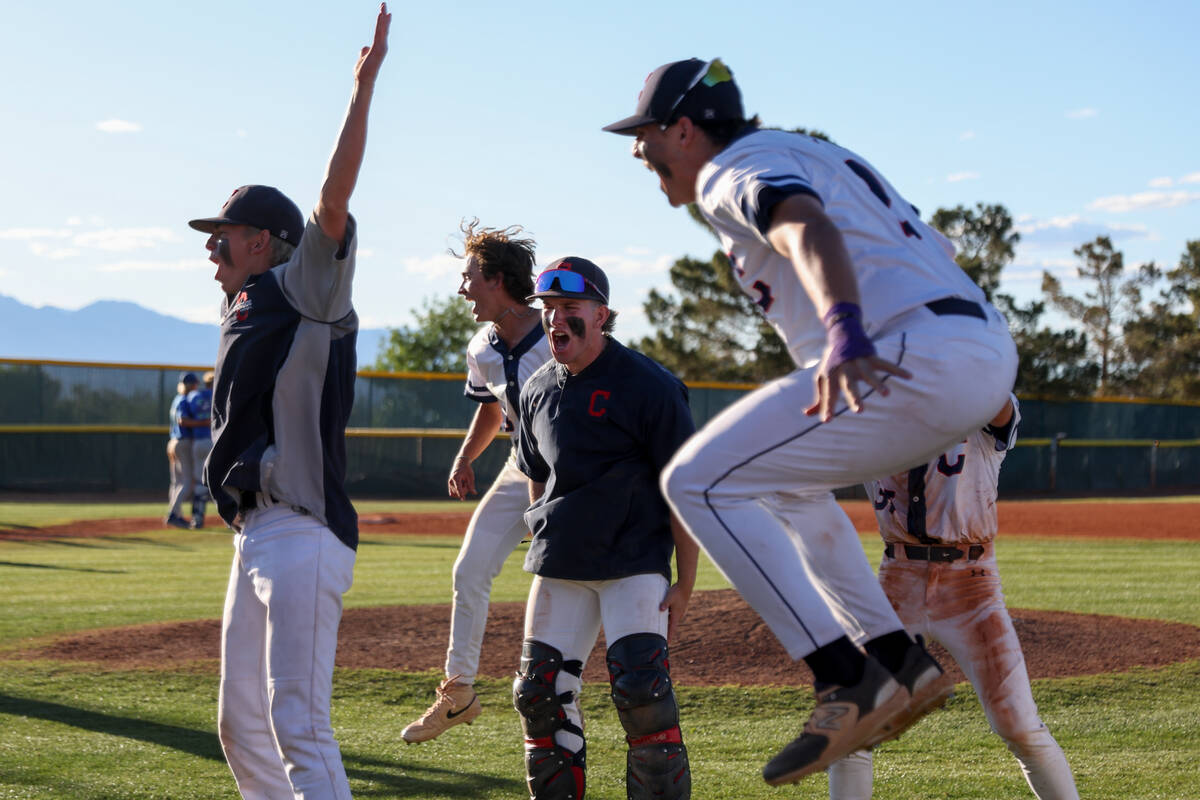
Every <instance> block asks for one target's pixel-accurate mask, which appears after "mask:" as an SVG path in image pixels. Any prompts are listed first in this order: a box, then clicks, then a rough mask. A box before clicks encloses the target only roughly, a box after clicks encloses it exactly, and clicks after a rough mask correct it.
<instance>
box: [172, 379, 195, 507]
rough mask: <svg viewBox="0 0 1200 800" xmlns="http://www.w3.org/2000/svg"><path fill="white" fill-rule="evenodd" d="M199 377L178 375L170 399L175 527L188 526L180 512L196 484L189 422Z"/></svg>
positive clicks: (191, 433)
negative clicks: (191, 398)
mask: <svg viewBox="0 0 1200 800" xmlns="http://www.w3.org/2000/svg"><path fill="white" fill-rule="evenodd" d="M199 382H200V380H199V379H198V378H197V377H196V373H194V372H185V373H183V374H182V375H180V376H179V383H178V384H177V385H176V387H175V397H174V398H173V399H172V400H171V408H170V410H169V411H168V412H167V414H168V416H169V417H170V425H169V426H168V427H169V431H170V433H169V436H170V439H169V440H168V441H167V466H168V467H169V468H170V473H171V488H170V490H169V493H168V495H167V518H166V520H165V521H166V524H168V525H170V526H171V527H172V528H185V529H186V528H187V527H188V521H187V520H186V519H184V518H183V515H182V514H181V513H179V512H180V511H182V510H183V504H184V503H185V502H186V501H187V500H188V498H190V497H191V496H192V493H193V492H194V487H195V459H194V458H193V456H192V436H193V431H192V428H191V427H189V426H188V425H187V424H186V421H187V396H188V392H190V391H192V390H193V389H195V388H196V385H197V384H198V383H199Z"/></svg>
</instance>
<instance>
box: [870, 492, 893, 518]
mask: <svg viewBox="0 0 1200 800" xmlns="http://www.w3.org/2000/svg"><path fill="white" fill-rule="evenodd" d="M895 496H896V493H895V492H893V491H892V490H891V489H884V488H883V487H880V489H879V499H878V500H876V501H875V502H874V503H872V505H873V506H875V510H876V511H883V510H884V509H885V508H886V509H887V510H888V513H889V514H892V513H895V511H896V507H895V506H894V505H892V500H893V498H895Z"/></svg>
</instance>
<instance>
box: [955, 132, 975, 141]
mask: <svg viewBox="0 0 1200 800" xmlns="http://www.w3.org/2000/svg"><path fill="white" fill-rule="evenodd" d="M974 138H975V131H963V132H962V133H960V134H959V135H958V140H959V141H960V142H969V141H971V140H972V139H974Z"/></svg>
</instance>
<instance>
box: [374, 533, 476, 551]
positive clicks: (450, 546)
mask: <svg viewBox="0 0 1200 800" xmlns="http://www.w3.org/2000/svg"><path fill="white" fill-rule="evenodd" d="M430 535H433V534H430ZM395 538H396V541H381V540H379V539H359V542H358V544H359V546H360V547H412V548H418V547H426V548H433V549H436V550H458V549H459V548H460V547H462V539H461V538H458V537H452V536H447V537H446V543H445V544H442V543H441V542H436V543H435V542H414V541H411V540H410V541H405V537H404V536H397V537H395Z"/></svg>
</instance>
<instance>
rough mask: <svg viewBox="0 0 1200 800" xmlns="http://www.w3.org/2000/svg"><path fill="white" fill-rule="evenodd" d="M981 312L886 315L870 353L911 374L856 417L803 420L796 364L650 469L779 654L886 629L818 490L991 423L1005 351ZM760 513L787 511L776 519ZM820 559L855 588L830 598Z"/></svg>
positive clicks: (866, 569)
mask: <svg viewBox="0 0 1200 800" xmlns="http://www.w3.org/2000/svg"><path fill="white" fill-rule="evenodd" d="M985 310H986V312H987V315H988V319H987V320H981V319H977V318H975V317H968V316H961V315H947V316H939V315H936V314H934V313H933V312H932V311H930V310H928V309H927V308H925V307H921V308H918V309H914V310H913V311H910V312H908V313H905V314H903V315H901V316H900V317H898V318H897V319H895V320H892V321H891V322H890V323H889V324H888V325H887V326H885V327H884V329H883V332H882V333H881V335H880V336H879V337H878V338H877V339H876V341H875V346H876V349H877V350H878V353H879V355H880V356H881V357H882V358H884V359H887V360H888V361H891V362H892V363H896V364H899V365H900V366H901V367H904V368H905V369H907V370H909V371H910V372H911V373H912V378H910V379H907V380H903V379H899V378H894V377H889V378H887V379H886V386H887V387H888V389H889V390H890V393H889V395H888V396H887V397H884V396H882V395H880V394H879V393H878V392H875V391H867V392H866V394H865V399H864V406H865V408H864V410H863V412H862V413H860V414H856V413H854V412H852V411H849V410H848V409H846V408H845V407H844V406H840V407H839V411H838V413H837V415H836V416H835V417H834V419H833V420H831V421H830V422H828V423H823V422H821V421H820V420H819V418H818V417H809V416H806V415H805V414H804V409H805V408H807V407H808V406H809V405H811V404H812V401H813V397H814V387H813V375H814V373H815V368H810V369H801V370H797V371H795V372H793V373H791V374H790V375H787V376H785V377H783V378H780V379H778V380H776V381H773V382H771V383H769V384H767V385H766V386H763V387H762V388H760V389H758V390H756V391H754V392H752V393H751V394H749V395H747V396H746V397H744V398H742V399H741V400H740V401H739V402H737V403H735V404H734V405H732V406H730V407H729V408H728V409H726V410H725V411H723V412H722V413H721V414H719V415H718V416H717V417H716V418H715V419H713V420H712V421H711V422H709V423H708V424H707V425H706V426H705V427H704V428H703V429H702V430H701V431H699V432H698V433H697V434H696V435H695V436H693V437H692V438H691V439H690V440H688V441H687V442H686V443H685V444H684V446H683V447H682V448H680V451H679V452H678V453H677V454H676V455H675V458H674V459H673V460H672V462H671V463H670V465H668V467H667V469H666V470H665V471H664V473H663V479H662V486H663V492H664V494H665V495H666V496H667V499H668V501H669V502H670V504H671V506H672V508H673V509H674V510H675V512H676V514H678V515H679V517H680V519H681V520H683V522H684V524H685V525H686V526H687V528H688V530H689V531H690V532H691V534H692V535H693V536H694V537H695V538H696V540H697V541H698V542H699V543H700V545H701V546H702V547H703V548H704V550H705V552H706V553H707V554H708V556H709V558H711V559H712V560H713V562H714V563H715V564H716V565H717V567H718V568H719V569H720V570H721V572H722V573H723V574H724V575H725V577H726V578H727V579H728V580H729V581H730V582H731V583H732V584H733V585H734V587H735V588H736V589H737V590H738V591H739V592H740V593H741V595H742V596H743V597H744V598H745V599H746V601H747V602H748V603H749V604H750V605H751V606H752V607H753V608H754V610H755V611H756V612H758V614H759V616H761V617H762V619H763V621H764V622H765V623H766V624H767V626H768V627H770V629H771V631H772V632H773V633H774V634H775V636H776V637H777V638H778V639H779V641H780V643H781V644H782V645H783V647H784V648H785V649H786V650H787V652H788V654H789V655H790V656H791V657H792V658H796V659H798V658H803V657H804V656H806V655H808V654H809V653H811V652H813V651H814V650H816V649H817V648H819V647H822V646H824V645H826V644H829V643H830V642H832V641H834V640H835V639H837V638H839V637H841V636H843V635H847V634H849V635H851V636H854V635H856V634H857V633H858V632H859V631H860V630H863V631H871V632H877V631H879V630H880V629H881V628H887V629H889V630H899V629H900V627H901V625H900V621H899V619H898V618H896V617H895V613H894V612H893V611H892V610H891V608H890V606H889V605H888V603H887V602H886V598H884V597H883V595H882V593H877V592H875V591H874V590H873V589H869V588H867V587H868V584H870V583H873V582H874V581H875V576H874V573H873V572H872V571H871V567H870V565H869V564H868V563H867V560H866V558H865V557H864V556H863V553H862V547H861V545H860V544H859V541H858V536H857V534H856V533H855V531H854V527H853V525H851V524H850V520H849V518H848V517H847V516H846V514H845V512H843V511H842V510H841V508H840V507H839V506H838V505H837V504H836V503H835V502H834V500H833V496H832V490H833V489H836V488H838V487H842V486H851V485H854V484H858V483H863V482H865V481H867V480H869V479H871V478H873V477H875V476H877V475H885V474H893V473H896V472H901V471H903V470H906V469H908V468H909V467H912V466H914V465H916V464H921V463H924V462H925V461H928V460H929V459H930V458H932V457H933V456H935V455H937V454H938V453H940V452H942V451H943V450H944V449H945V448H946V447H948V446H949V445H950V444H951V443H953V442H957V441H959V440H960V439H961V438H962V436H963V433H964V432H966V431H969V430H971V429H973V428H975V427H979V426H982V425H983V424H984V423H986V422H987V421H988V420H989V419H991V418H992V416H993V415H994V414H995V413H996V409H997V408H1000V406H1001V405H1002V404H1003V403H1004V399H1005V398H1006V397H1007V396H1008V393H1009V391H1010V390H1011V388H1012V382H1013V378H1014V376H1015V373H1016V364H1017V357H1016V348H1015V347H1014V345H1013V342H1012V337H1011V336H1010V335H1009V333H1008V326H1007V324H1006V323H1005V321H1004V318H1003V317H1002V316H1001V315H1000V314H999V312H997V311H995V309H993V308H991V307H990V306H985ZM860 388H864V389H865V387H860ZM760 498H765V502H760ZM772 508H785V509H787V510H786V512H785V515H786V518H787V523H786V524H785V523H784V522H783V521H782V520H781V519H780V516H779V515H777V513H776V512H774V511H772ZM831 564H836V565H837V566H838V571H839V573H840V575H839V576H838V577H837V580H838V582H841V583H845V584H847V585H855V586H860V587H863V590H862V592H861V594H859V595H858V596H854V597H850V596H845V595H841V596H838V594H837V593H836V592H834V593H833V595H834V596H835V597H837V601H833V602H831V601H830V599H829V598H828V595H829V594H830V592H829V591H828V590H829V589H830V588H831V587H832V586H833V581H832V580H831V579H832V578H833V577H834V576H832V575H831V574H830V573H829V572H828V570H830V565H831ZM809 569H811V570H812V573H810V572H809ZM838 601H840V602H838ZM845 617H849V618H852V619H853V620H854V621H856V623H857V624H856V625H849V624H847V621H846V619H844V618H845Z"/></svg>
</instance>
